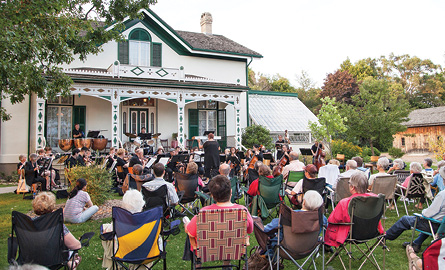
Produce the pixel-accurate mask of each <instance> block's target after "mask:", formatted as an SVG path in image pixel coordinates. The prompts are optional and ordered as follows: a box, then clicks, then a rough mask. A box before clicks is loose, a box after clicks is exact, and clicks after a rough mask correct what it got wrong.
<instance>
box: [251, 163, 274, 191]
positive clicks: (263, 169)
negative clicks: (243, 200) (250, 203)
mask: <svg viewBox="0 0 445 270" xmlns="http://www.w3.org/2000/svg"><path fill="white" fill-rule="evenodd" d="M258 174H259V175H261V176H264V177H267V178H270V179H272V178H273V175H272V170H271V169H270V168H269V166H267V165H264V164H261V165H260V167H259V169H258ZM258 182H259V178H257V179H256V180H254V181H253V182H252V183H251V184H250V186H249V190H248V191H247V194H249V195H250V196H256V195H259V194H260V191H259V190H258Z"/></svg>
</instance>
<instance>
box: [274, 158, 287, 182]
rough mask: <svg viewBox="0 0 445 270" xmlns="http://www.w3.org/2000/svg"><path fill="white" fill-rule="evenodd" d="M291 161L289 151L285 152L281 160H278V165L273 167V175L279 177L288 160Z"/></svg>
mask: <svg viewBox="0 0 445 270" xmlns="http://www.w3.org/2000/svg"><path fill="white" fill-rule="evenodd" d="M288 161H289V157H288V155H287V153H284V154H283V156H282V157H281V159H280V161H279V162H278V164H277V166H275V168H274V169H273V173H272V175H273V177H277V176H278V175H280V174H282V173H283V168H284V166H286V164H287V162H288Z"/></svg>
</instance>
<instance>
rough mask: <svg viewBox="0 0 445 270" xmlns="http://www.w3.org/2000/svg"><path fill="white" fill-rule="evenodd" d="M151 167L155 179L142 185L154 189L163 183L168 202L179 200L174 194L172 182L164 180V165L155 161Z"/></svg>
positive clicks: (150, 189) (174, 202)
mask: <svg viewBox="0 0 445 270" xmlns="http://www.w3.org/2000/svg"><path fill="white" fill-rule="evenodd" d="M152 168H153V174H154V176H155V179H153V180H151V181H148V182H145V183H144V184H143V185H142V187H144V188H146V189H147V190H149V191H155V190H157V189H158V188H159V187H161V186H163V185H167V190H168V197H169V200H170V202H169V204H170V205H175V204H177V203H178V201H179V198H178V195H177V194H176V190H175V187H174V186H173V184H172V183H170V182H167V181H165V180H164V175H165V167H164V165H163V164H162V163H156V164H155V165H153V167H152Z"/></svg>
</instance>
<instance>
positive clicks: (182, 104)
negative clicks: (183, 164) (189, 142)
mask: <svg viewBox="0 0 445 270" xmlns="http://www.w3.org/2000/svg"><path fill="white" fill-rule="evenodd" d="M178 97H179V98H178V100H177V102H176V104H177V105H178V146H179V147H181V149H184V143H185V138H184V130H185V129H184V120H185V119H184V107H185V100H184V98H183V97H184V95H183V93H182V92H179V93H178Z"/></svg>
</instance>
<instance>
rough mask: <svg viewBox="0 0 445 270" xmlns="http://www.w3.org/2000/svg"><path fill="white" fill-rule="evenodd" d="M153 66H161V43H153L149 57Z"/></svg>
mask: <svg viewBox="0 0 445 270" xmlns="http://www.w3.org/2000/svg"><path fill="white" fill-rule="evenodd" d="M151 59H152V60H151V61H152V63H151V65H152V66H153V67H162V43H153V55H152V57H151Z"/></svg>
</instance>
